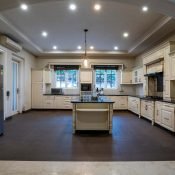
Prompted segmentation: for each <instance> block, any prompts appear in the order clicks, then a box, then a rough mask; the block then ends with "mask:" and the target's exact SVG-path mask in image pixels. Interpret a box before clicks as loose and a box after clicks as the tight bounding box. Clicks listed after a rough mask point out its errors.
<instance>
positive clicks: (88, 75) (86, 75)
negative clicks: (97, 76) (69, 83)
mask: <svg viewBox="0 0 175 175" xmlns="http://www.w3.org/2000/svg"><path fill="white" fill-rule="evenodd" d="M80 83H92V69H80Z"/></svg>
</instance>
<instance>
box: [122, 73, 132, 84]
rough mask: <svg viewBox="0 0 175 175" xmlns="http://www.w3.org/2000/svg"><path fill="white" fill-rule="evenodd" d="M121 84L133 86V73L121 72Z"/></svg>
mask: <svg viewBox="0 0 175 175" xmlns="http://www.w3.org/2000/svg"><path fill="white" fill-rule="evenodd" d="M120 84H132V72H131V71H121V82H120Z"/></svg>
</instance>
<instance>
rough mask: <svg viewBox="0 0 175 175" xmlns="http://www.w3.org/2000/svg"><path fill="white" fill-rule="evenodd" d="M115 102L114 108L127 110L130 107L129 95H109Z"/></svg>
mask: <svg viewBox="0 0 175 175" xmlns="http://www.w3.org/2000/svg"><path fill="white" fill-rule="evenodd" d="M107 98H109V99H111V100H112V101H114V102H115V103H114V104H113V109H114V110H127V109H128V97H127V96H107Z"/></svg>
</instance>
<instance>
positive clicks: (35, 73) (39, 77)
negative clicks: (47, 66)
mask: <svg viewBox="0 0 175 175" xmlns="http://www.w3.org/2000/svg"><path fill="white" fill-rule="evenodd" d="M32 82H33V83H35V82H40V83H41V82H43V70H32Z"/></svg>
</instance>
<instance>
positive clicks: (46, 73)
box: [43, 70, 52, 84]
mask: <svg viewBox="0 0 175 175" xmlns="http://www.w3.org/2000/svg"><path fill="white" fill-rule="evenodd" d="M43 79H44V83H45V84H51V83H52V72H51V71H50V70H44V77H43Z"/></svg>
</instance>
